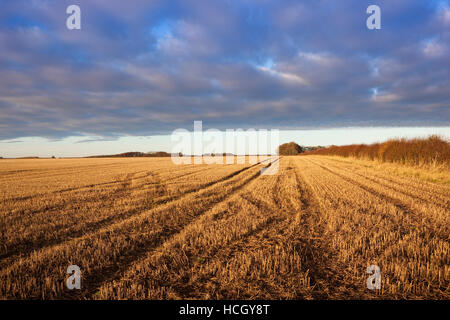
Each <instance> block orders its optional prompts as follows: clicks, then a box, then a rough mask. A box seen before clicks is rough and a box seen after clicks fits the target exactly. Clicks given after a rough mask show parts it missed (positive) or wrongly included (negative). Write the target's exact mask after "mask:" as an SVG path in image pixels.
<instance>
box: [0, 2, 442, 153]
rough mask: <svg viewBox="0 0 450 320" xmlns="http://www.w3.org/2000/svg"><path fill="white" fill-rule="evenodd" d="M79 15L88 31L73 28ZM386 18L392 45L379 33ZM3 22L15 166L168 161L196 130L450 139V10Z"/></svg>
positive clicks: (33, 8)
mask: <svg viewBox="0 0 450 320" xmlns="http://www.w3.org/2000/svg"><path fill="white" fill-rule="evenodd" d="M73 4H75V5H78V6H79V7H80V9H81V29H80V30H69V29H67V27H66V19H67V18H68V17H69V15H68V14H67V13H66V8H67V7H68V6H69V5H73ZM371 4H376V5H378V6H379V7H380V9H381V29H380V30H369V29H368V28H367V27H366V19H367V18H368V17H369V14H367V13H366V9H367V7H368V6H369V5H371ZM0 8H1V9H0V48H1V50H0V156H4V157H5V156H6V157H13V156H26V155H37V154H39V155H41V156H49V155H52V154H53V153H57V155H58V156H75V155H92V154H98V153H103V152H106V153H110V152H111V153H115V152H116V151H117V150H120V151H123V152H125V151H131V150H133V151H150V150H165V151H168V149H169V147H168V145H169V143H168V141H169V140H168V139H169V136H170V133H171V132H172V131H173V130H175V129H177V128H187V129H190V128H192V126H193V122H194V121H195V120H201V121H203V127H204V128H205V129H207V128H217V129H219V130H225V129H229V128H231V129H235V128H243V129H247V128H265V129H269V130H270V129H280V130H282V135H281V140H283V141H284V140H288V141H291V140H294V141H295V140H299V143H301V144H303V145H316V144H322V145H329V144H346V143H349V141H350V143H352V142H358V143H359V142H365V143H370V142H374V140H376V141H379V140H383V139H384V138H389V137H392V136H423V135H425V134H426V133H428V132H437V133H440V134H443V135H448V129H449V127H450V89H449V88H450V74H449V73H450V2H449V1H424V0H421V1H419V0H396V1H389V0H387V1H364V0H341V1H331V0H311V1H298V0H297V1H288V0H273V1H271V0H236V1H235V0H221V1H219V0H210V1H198V0H184V1H171V0H162V1H158V0H155V1H145V2H144V1H140V0H128V1H119V0H89V1H88V0H83V1H76V0H69V1H65V0H15V1H9V0H0ZM344 132H346V133H344ZM349 132H352V133H351V134H349ZM374 132H376V136H374ZM349 137H351V139H349ZM355 138H356V140H358V141H355ZM100 151H101V152H100Z"/></svg>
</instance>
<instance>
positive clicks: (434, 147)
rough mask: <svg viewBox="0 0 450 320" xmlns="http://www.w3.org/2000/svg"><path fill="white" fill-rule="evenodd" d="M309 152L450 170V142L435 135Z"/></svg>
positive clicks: (332, 147) (333, 147)
mask: <svg viewBox="0 0 450 320" xmlns="http://www.w3.org/2000/svg"><path fill="white" fill-rule="evenodd" d="M308 154H316V155H334V156H342V157H353V158H358V159H368V160H377V161H380V162H391V163H398V164H403V165H409V166H416V167H425V168H427V169H430V168H431V169H441V170H442V169H443V170H447V171H450V142H449V141H448V140H446V139H444V138H441V137H439V136H435V135H434V136H430V137H428V138H427V139H419V138H416V139H391V140H388V141H386V142H383V143H374V144H371V145H365V144H354V145H347V146H339V147H338V146H331V147H329V148H322V149H317V150H315V151H311V152H309V153H308Z"/></svg>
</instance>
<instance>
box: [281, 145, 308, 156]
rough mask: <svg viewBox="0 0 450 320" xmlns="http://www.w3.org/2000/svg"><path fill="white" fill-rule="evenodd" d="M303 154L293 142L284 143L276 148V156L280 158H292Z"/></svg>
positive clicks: (301, 149) (301, 148) (299, 147)
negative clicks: (280, 156)
mask: <svg viewBox="0 0 450 320" xmlns="http://www.w3.org/2000/svg"><path fill="white" fill-rule="evenodd" d="M302 152H304V149H303V147H301V146H299V145H298V144H296V143H295V142H289V143H284V144H282V145H281V146H279V147H278V154H279V155H282V156H294V155H297V154H299V153H302Z"/></svg>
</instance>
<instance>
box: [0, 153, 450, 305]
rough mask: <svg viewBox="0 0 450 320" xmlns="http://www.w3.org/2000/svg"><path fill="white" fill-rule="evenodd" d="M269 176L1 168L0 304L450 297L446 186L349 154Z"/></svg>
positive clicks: (38, 164) (80, 164)
mask: <svg viewBox="0 0 450 320" xmlns="http://www.w3.org/2000/svg"><path fill="white" fill-rule="evenodd" d="M387 166H389V167H387ZM261 167H262V164H257V165H250V164H244V165H237V164H234V165H182V166H175V165H173V164H172V163H171V160H170V159H166V158H140V159H134V158H133V159H79V160H3V161H2V166H1V168H0V185H2V188H1V190H0V199H1V205H0V230H1V234H0V236H1V238H0V240H1V242H0V244H1V245H0V259H1V261H0V268H1V270H0V298H4V299H55V298H56V299H58V298H63V299H131V298H133V299H148V298H150V299H182V298H185V299H186V298H187V299H220V298H222V299H360V298H363V299H385V298H394V299H400V298H409V299H415V298H429V299H449V298H450V259H449V257H450V239H449V238H450V221H449V220H450V218H449V212H450V188H449V187H448V186H447V185H445V184H441V183H434V182H431V181H424V179H423V177H422V176H421V175H419V176H417V175H415V174H403V173H402V172H400V171H399V170H400V169H397V167H400V166H398V165H395V164H385V165H382V166H381V165H375V164H373V162H369V161H355V160H351V159H344V158H337V157H323V156H306V157H283V158H281V160H280V168H279V172H278V174H277V175H274V176H262V175H260V169H261ZM421 170H422V169H421ZM444 175H445V174H444ZM448 178H449V177H448V175H446V176H445V177H444V178H443V179H444V180H445V179H448ZM427 180H430V179H427ZM72 264H76V265H78V266H80V268H81V271H82V289H81V290H74V291H70V290H68V289H66V288H65V279H66V278H67V276H68V275H67V274H66V273H65V272H66V269H67V267H68V266H69V265H72ZM371 264H377V265H379V266H380V268H381V271H382V289H381V290H379V291H370V290H368V289H367V288H366V284H365V283H366V279H367V277H368V275H367V274H366V273H365V271H366V268H367V266H368V265H371Z"/></svg>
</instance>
